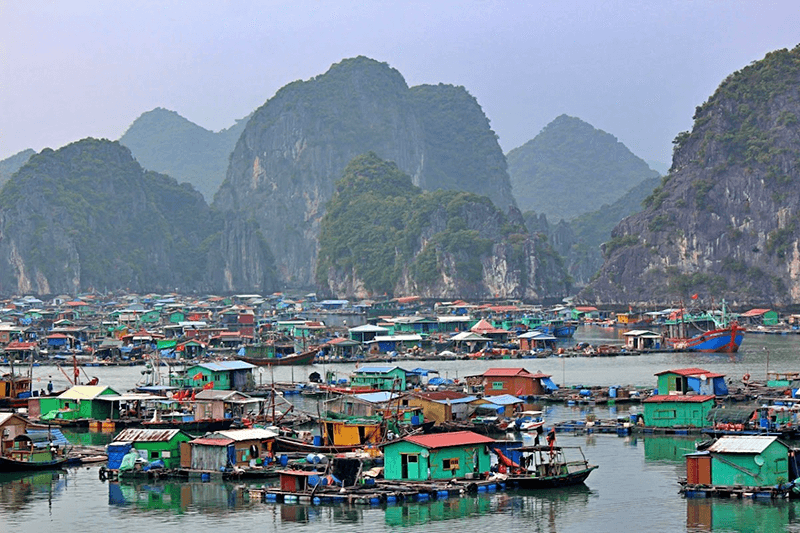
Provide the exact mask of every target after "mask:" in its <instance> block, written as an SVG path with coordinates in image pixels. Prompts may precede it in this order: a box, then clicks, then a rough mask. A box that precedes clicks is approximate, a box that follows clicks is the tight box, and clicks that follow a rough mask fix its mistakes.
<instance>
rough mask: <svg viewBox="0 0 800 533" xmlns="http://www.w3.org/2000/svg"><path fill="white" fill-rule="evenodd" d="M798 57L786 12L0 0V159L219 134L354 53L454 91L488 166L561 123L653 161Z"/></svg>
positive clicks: (685, 6) (647, 6)
mask: <svg viewBox="0 0 800 533" xmlns="http://www.w3.org/2000/svg"><path fill="white" fill-rule="evenodd" d="M798 43H800V4H798V3H797V2H796V0H795V1H784V2H763V1H747V2H736V1H721V0H720V1H713V2H712V1H702V0H696V1H686V2H670V1H667V0H656V1H637V0H631V1H628V2H608V1H602V0H594V1H585V2H579V1H552V0H549V1H541V2H524V1H521V0H515V1H508V2H491V1H430V2H413V1H393V2H390V1H386V2H370V1H367V0H360V1H352V2H350V1H336V2H333V1H329V2H310V1H298V0H287V1H282V2H278V1H266V0H265V1H260V2H251V1H245V0H236V1H230V2H225V1H220V0H217V1H200V0H189V1H181V2H179V1H170V0H160V1H127V0H107V1H70V0H61V1H54V2H43V1H39V0H0V159H4V158H6V157H8V156H10V155H12V154H14V153H16V152H19V151H20V150H23V149H25V148H33V149H35V150H37V151H38V150H41V149H42V148H44V147H51V148H58V147H60V146H63V145H65V144H68V143H70V142H72V141H76V140H78V139H82V138H84V137H105V138H109V139H118V138H119V137H120V136H121V135H122V134H123V133H124V132H125V130H126V129H127V127H128V126H129V125H130V124H131V123H132V122H133V121H134V120H135V119H136V117H138V116H139V115H141V114H142V113H144V112H145V111H149V110H151V109H153V108H155V107H164V108H167V109H171V110H174V111H177V112H178V113H179V114H181V115H182V116H184V117H186V118H187V119H189V120H191V121H193V122H195V123H197V124H199V125H201V126H203V127H205V128H208V129H211V130H215V131H217V130H219V129H222V128H226V127H228V126H230V125H231V124H233V122H234V120H235V119H237V118H241V117H243V116H246V115H247V114H249V113H250V112H251V111H253V110H254V109H256V108H257V107H258V106H260V105H261V104H263V103H264V102H265V101H266V100H267V99H269V98H270V97H271V96H272V95H274V94H275V92H276V91H277V90H278V89H279V88H281V87H282V86H284V85H286V84H287V83H289V82H291V81H294V80H297V79H308V78H310V77H313V76H316V75H317V74H321V73H323V72H325V71H326V70H327V69H328V67H329V66H330V65H331V64H332V63H335V62H338V61H340V60H341V59H343V58H346V57H353V56H357V55H365V56H368V57H371V58H373V59H377V60H379V61H385V62H387V63H389V64H390V65H391V66H393V67H395V68H396V69H398V70H399V71H400V72H401V73H402V74H403V76H404V77H405V79H406V81H407V82H408V84H409V85H418V84H421V83H439V82H442V83H451V84H455V85H463V86H465V87H466V88H467V89H468V90H469V91H470V93H472V94H473V95H474V96H475V97H476V98H477V99H478V102H479V103H480V104H481V106H482V107H483V110H484V112H485V113H486V115H487V116H488V117H489V119H490V120H491V123H492V127H493V129H494V131H495V132H496V133H497V134H498V135H499V139H500V144H501V146H502V147H503V150H504V151H508V150H510V149H512V148H515V147H517V146H519V145H521V144H523V143H525V142H526V141H528V140H530V139H532V138H533V137H534V136H536V134H537V133H538V132H539V131H540V130H541V129H542V128H543V127H544V126H545V125H547V123H549V122H550V121H551V120H553V119H554V118H555V117H556V116H558V115H560V114H562V113H566V114H568V115H572V116H577V117H579V118H581V119H583V120H585V121H587V122H589V123H590V124H592V125H593V126H595V127H597V128H600V129H602V130H605V131H607V132H609V133H612V134H613V135H615V136H616V137H617V138H618V139H619V140H620V141H622V142H624V143H625V144H626V145H627V146H628V147H629V148H630V149H631V150H632V151H633V152H634V153H635V154H637V155H638V156H640V157H642V158H644V159H647V160H657V161H662V162H664V163H668V162H669V161H670V157H671V151H672V144H671V141H672V139H673V138H674V137H675V135H676V134H677V133H678V132H680V131H682V130H687V129H690V128H691V124H692V120H691V118H692V114H693V113H694V108H695V106H697V105H699V104H701V103H702V102H703V101H704V100H706V99H707V98H708V96H709V95H710V94H711V93H712V92H713V91H714V90H715V89H716V87H717V86H718V85H719V83H720V82H721V81H722V80H723V79H724V78H725V77H726V76H727V75H728V74H730V73H732V72H733V71H735V70H738V69H740V68H742V67H744V66H746V65H747V64H748V63H750V62H751V61H754V60H757V59H760V58H762V57H763V56H764V55H765V54H766V53H767V52H769V51H770V50H774V49H778V48H793V47H794V46H795V45H797V44H798Z"/></svg>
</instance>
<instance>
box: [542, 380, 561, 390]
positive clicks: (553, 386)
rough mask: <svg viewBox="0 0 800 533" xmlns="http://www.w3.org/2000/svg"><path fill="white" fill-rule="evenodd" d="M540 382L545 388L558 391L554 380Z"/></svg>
mask: <svg viewBox="0 0 800 533" xmlns="http://www.w3.org/2000/svg"><path fill="white" fill-rule="evenodd" d="M539 381H540V382H541V384H542V385H544V388H545V389H547V390H549V391H554V390H558V385H556V384H555V383H553V380H552V379H550V378H541V379H540V380H539Z"/></svg>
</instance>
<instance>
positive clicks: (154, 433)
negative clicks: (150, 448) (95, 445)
mask: <svg viewBox="0 0 800 533" xmlns="http://www.w3.org/2000/svg"><path fill="white" fill-rule="evenodd" d="M179 432H180V430H179V429H139V428H127V429H123V430H122V431H121V432H120V433H119V435H117V436H116V438H114V442H132V443H135V442H167V441H169V440H171V439H172V437H174V436H175V435H177V434H178V433H179Z"/></svg>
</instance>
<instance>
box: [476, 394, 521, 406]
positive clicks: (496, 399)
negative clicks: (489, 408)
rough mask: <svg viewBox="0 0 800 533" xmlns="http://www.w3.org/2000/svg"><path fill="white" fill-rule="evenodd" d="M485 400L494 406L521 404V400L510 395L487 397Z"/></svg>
mask: <svg viewBox="0 0 800 533" xmlns="http://www.w3.org/2000/svg"><path fill="white" fill-rule="evenodd" d="M485 399H486V400H488V401H490V402H492V403H493V404H496V405H512V404H515V403H523V401H522V400H520V399H519V398H517V397H516V396H512V395H510V394H500V395H498V396H487V397H486V398H485Z"/></svg>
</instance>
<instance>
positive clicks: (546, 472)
mask: <svg viewBox="0 0 800 533" xmlns="http://www.w3.org/2000/svg"><path fill="white" fill-rule="evenodd" d="M565 450H566V451H567V453H566V454H565ZM511 451H513V452H519V453H520V458H519V460H518V461H517V462H514V461H511V459H509V458H508V457H506V456H505V455H503V453H502V452H500V450H497V449H495V450H494V452H495V453H496V454H497V455H498V458H499V459H500V461H499V464H500V466H501V467H505V468H504V469H505V470H506V471H507V472H508V483H510V484H511V485H513V486H515V487H517V488H520V489H550V488H556V487H567V486H570V485H579V484H581V483H583V482H584V481H586V478H587V477H589V474H591V473H592V470H594V469H596V468H597V466H596V465H590V464H589V463H588V461H586V457H585V456H584V455H583V450H581V448H580V447H579V446H566V447H565V446H523V447H521V448H514V449H513V450H511ZM567 454H569V455H574V457H572V458H568V457H566V455H567ZM577 455H580V458H578V457H577ZM502 469H503V468H501V470H502Z"/></svg>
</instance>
